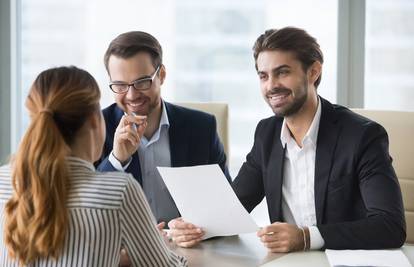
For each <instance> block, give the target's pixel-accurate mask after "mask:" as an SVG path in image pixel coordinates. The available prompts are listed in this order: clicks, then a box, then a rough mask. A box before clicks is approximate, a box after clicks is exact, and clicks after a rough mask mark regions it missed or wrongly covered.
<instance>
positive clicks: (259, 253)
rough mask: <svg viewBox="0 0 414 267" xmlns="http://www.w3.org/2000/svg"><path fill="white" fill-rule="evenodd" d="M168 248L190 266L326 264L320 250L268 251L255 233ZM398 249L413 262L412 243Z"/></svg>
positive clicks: (243, 266)
mask: <svg viewBox="0 0 414 267" xmlns="http://www.w3.org/2000/svg"><path fill="white" fill-rule="evenodd" d="M172 248H173V250H174V251H175V252H176V253H178V254H180V255H183V256H185V257H186V258H187V259H188V265H189V266H190V267H204V266H218V267H233V266H234V267H236V266H237V267H251V266H263V267H273V266H275V267H276V266H290V267H296V266H298V267H299V266H301V267H302V266H304V263H305V262H306V266H307V267H324V266H326V267H329V263H328V259H327V258H326V256H325V253H324V252H323V251H306V252H292V253H268V252H267V249H266V248H265V247H264V246H263V245H262V243H261V242H260V240H259V239H258V238H257V237H256V234H255V233H252V234H241V235H238V236H228V237H218V238H213V239H210V240H205V241H203V242H202V243H201V244H200V245H198V246H196V247H194V248H179V247H176V246H174V247H172ZM402 251H403V253H404V254H405V255H406V256H407V258H408V260H409V261H410V263H411V264H412V265H413V266H414V245H408V244H407V245H404V246H403V247H402Z"/></svg>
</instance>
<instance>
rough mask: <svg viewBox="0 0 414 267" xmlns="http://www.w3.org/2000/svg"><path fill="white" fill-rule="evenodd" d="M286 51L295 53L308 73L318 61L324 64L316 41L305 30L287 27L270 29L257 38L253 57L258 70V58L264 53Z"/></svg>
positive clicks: (316, 85)
mask: <svg viewBox="0 0 414 267" xmlns="http://www.w3.org/2000/svg"><path fill="white" fill-rule="evenodd" d="M275 50H280V51H285V52H293V53H294V55H295V56H296V58H297V59H298V60H299V61H300V62H301V64H302V69H303V70H304V71H307V70H308V68H309V67H310V66H311V65H312V64H313V63H314V62H316V61H319V62H320V63H321V64H323V54H322V51H321V49H320V47H319V44H318V43H317V41H316V39H315V38H314V37H312V36H310V35H309V34H308V33H307V32H306V31H305V30H303V29H299V28H294V27H285V28H282V29H279V30H277V29H270V30H267V31H265V33H263V34H262V35H260V36H259V38H257V40H256V42H255V44H254V46H253V57H254V60H255V66H256V70H257V57H258V56H259V54H260V52H263V51H275ZM321 78H322V74H321V75H319V78H318V79H317V80H316V81H315V83H314V85H315V88H317V87H318V86H319V84H320V82H321Z"/></svg>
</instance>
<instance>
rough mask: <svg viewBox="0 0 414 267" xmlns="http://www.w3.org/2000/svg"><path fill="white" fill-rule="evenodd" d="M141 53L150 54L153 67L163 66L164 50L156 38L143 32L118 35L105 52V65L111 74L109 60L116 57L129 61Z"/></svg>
mask: <svg viewBox="0 0 414 267" xmlns="http://www.w3.org/2000/svg"><path fill="white" fill-rule="evenodd" d="M139 52H146V53H149V54H150V56H151V60H152V65H153V66H154V68H157V67H158V66H160V65H161V64H162V48H161V45H160V43H159V42H158V40H157V39H155V37H154V36H152V35H151V34H149V33H146V32H142V31H131V32H126V33H122V34H120V35H118V36H117V37H116V38H115V39H114V40H112V42H111V43H110V44H109V47H108V49H107V50H106V52H105V56H104V64H105V68H106V71H107V72H108V73H109V68H108V64H109V58H110V57H111V56H112V55H114V56H116V57H120V58H122V59H128V58H131V57H133V56H135V55H136V54H137V53H139Z"/></svg>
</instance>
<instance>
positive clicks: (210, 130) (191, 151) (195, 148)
mask: <svg viewBox="0 0 414 267" xmlns="http://www.w3.org/2000/svg"><path fill="white" fill-rule="evenodd" d="M165 107H166V109H167V116H168V120H169V122H170V128H169V132H168V134H169V138H170V153H171V166H172V167H184V166H194V165H203V164H219V165H220V168H221V169H222V170H223V172H224V174H225V175H226V177H227V179H228V181H229V182H231V178H230V175H229V172H228V169H227V165H226V155H225V153H224V149H223V145H222V144H221V142H220V139H219V137H218V135H217V130H216V119H215V117H214V116H212V115H210V114H207V113H204V112H201V111H196V110H191V109H187V108H184V107H180V106H177V105H173V104H170V103H167V102H165ZM123 114H124V112H123V111H122V110H121V109H120V108H119V107H118V106H117V105H116V104H112V105H111V106H109V107H107V108H105V109H104V110H103V116H104V118H105V123H106V140H105V145H104V149H103V153H102V158H101V160H100V161H98V162H97V163H95V165H97V166H98V170H100V171H116V169H115V168H114V167H113V166H112V164H111V163H110V162H109V160H108V156H109V153H111V152H112V149H113V141H114V134H115V129H116V127H118V124H119V121H120V120H121V117H122V115H123ZM126 172H128V173H131V174H132V175H133V176H134V177H135V179H136V180H137V181H138V182H139V183H140V184H142V175H141V167H140V162H139V157H138V152H135V153H134V154H133V155H132V161H131V163H130V164H129V166H128V168H127V169H126Z"/></svg>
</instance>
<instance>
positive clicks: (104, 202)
mask: <svg viewBox="0 0 414 267" xmlns="http://www.w3.org/2000/svg"><path fill="white" fill-rule="evenodd" d="M67 162H68V166H69V174H70V183H71V186H70V189H69V195H68V203H67V207H68V209H69V228H68V232H67V235H66V240H65V243H64V247H63V251H62V253H61V255H60V256H59V258H58V259H57V260H54V259H52V258H44V259H38V260H37V261H36V262H34V263H32V264H30V265H29V266H33V267H34V266H36V267H37V266H39V267H40V266H45V267H46V266H47V267H49V266H50V267H52V266H56V267H57V266H77V267H78V266H88V267H91V266H97V267H98V266H99V267H103V266H111V267H112V266H118V264H119V260H120V250H121V246H122V247H125V248H126V250H127V251H128V254H129V257H130V260H131V262H132V266H186V265H187V262H186V260H185V259H184V258H183V257H181V256H178V255H176V254H175V253H174V252H172V251H171V250H169V249H168V247H167V245H166V244H165V242H164V240H163V238H162V236H161V235H160V233H159V232H158V230H157V228H156V227H155V219H154V217H153V216H152V214H151V211H150V208H149V205H148V203H147V201H146V199H145V196H144V194H143V192H142V189H141V187H140V186H139V184H138V183H137V182H136V181H135V180H134V178H133V177H132V176H131V175H130V174H126V173H120V172H119V173H115V172H106V173H98V172H95V168H94V166H93V165H92V164H91V163H89V162H86V161H84V160H81V159H79V158H74V157H68V158H67ZM10 177H11V170H10V166H9V165H6V166H3V167H0V222H1V225H3V224H4V207H5V204H6V203H7V201H8V199H9V198H10V197H11V195H12V192H13V188H12V186H11V178H10ZM0 266H2V267H8V266H18V264H17V262H15V261H13V260H11V259H10V258H9V257H8V252H7V248H6V246H5V244H4V235H3V227H2V228H1V231H0Z"/></svg>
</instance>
